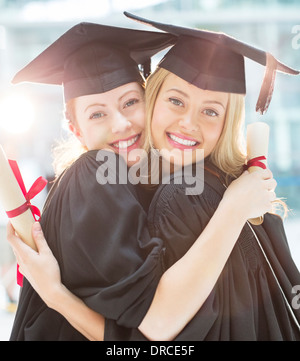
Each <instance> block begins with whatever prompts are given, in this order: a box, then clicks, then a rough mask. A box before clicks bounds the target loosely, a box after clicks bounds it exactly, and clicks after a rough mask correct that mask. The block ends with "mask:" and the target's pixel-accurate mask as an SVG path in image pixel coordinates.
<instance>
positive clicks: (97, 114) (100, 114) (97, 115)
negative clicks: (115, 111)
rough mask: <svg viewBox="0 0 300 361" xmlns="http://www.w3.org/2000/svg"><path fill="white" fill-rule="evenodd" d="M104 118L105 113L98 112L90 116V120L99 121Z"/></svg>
mask: <svg viewBox="0 0 300 361" xmlns="http://www.w3.org/2000/svg"><path fill="white" fill-rule="evenodd" d="M104 116H105V114H104V113H101V112H96V113H93V114H92V115H91V116H90V119H99V118H103V117H104Z"/></svg>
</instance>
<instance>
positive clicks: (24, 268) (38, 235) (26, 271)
mask: <svg viewBox="0 0 300 361" xmlns="http://www.w3.org/2000/svg"><path fill="white" fill-rule="evenodd" d="M32 236H33V239H34V241H35V243H36V246H37V252H36V251H34V250H33V249H32V248H30V247H29V246H27V245H26V244H25V243H24V242H23V241H22V240H21V239H20V238H19V237H18V236H17V235H16V233H15V230H14V228H13V226H12V225H11V223H10V222H9V223H8V225H7V239H8V241H9V243H10V245H11V246H12V248H13V251H14V254H15V256H16V259H17V262H18V264H19V270H20V272H21V273H22V274H23V275H24V276H25V277H26V279H27V280H28V281H29V282H30V284H31V285H32V287H33V288H34V289H35V291H36V292H37V293H38V294H39V295H40V297H41V298H42V299H43V300H44V302H45V303H46V304H47V305H48V306H49V307H51V304H52V302H54V298H55V294H56V292H57V291H58V290H60V288H61V287H62V284H61V275H60V269H59V265H58V263H57V261H56V259H55V257H54V256H53V254H52V252H51V250H50V248H49V246H48V244H47V241H46V240H45V238H44V234H43V231H42V228H41V226H40V224H39V223H38V222H35V223H34V224H33V226H32ZM52 300H53V301H52Z"/></svg>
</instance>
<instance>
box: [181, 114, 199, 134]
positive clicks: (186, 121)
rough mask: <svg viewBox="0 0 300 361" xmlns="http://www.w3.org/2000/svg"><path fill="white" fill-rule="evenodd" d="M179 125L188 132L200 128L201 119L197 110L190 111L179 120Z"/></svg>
mask: <svg viewBox="0 0 300 361" xmlns="http://www.w3.org/2000/svg"><path fill="white" fill-rule="evenodd" d="M179 126H180V127H181V128H182V129H184V130H185V131H188V132H197V131H198V130H199V120H198V116H197V113H196V112H192V111H191V112H189V113H186V114H184V116H183V117H182V118H181V119H180V120H179Z"/></svg>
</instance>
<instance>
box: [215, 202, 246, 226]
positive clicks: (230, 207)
mask: <svg viewBox="0 0 300 361" xmlns="http://www.w3.org/2000/svg"><path fill="white" fill-rule="evenodd" d="M218 211H219V212H220V213H221V214H226V215H228V214H229V215H230V218H231V220H232V222H234V223H237V224H240V225H241V226H244V224H245V223H246V222H247V220H248V216H247V207H246V206H245V205H243V206H241V207H238V206H237V202H236V200H234V199H232V197H223V198H222V200H221V202H220V204H219V207H218Z"/></svg>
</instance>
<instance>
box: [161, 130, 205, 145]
mask: <svg viewBox="0 0 300 361" xmlns="http://www.w3.org/2000/svg"><path fill="white" fill-rule="evenodd" d="M167 138H168V141H169V143H171V145H172V146H173V147H176V148H180V149H193V148H196V147H198V146H199V144H200V142H198V140H196V139H193V138H189V137H186V136H184V135H182V134H175V133H167Z"/></svg>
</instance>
